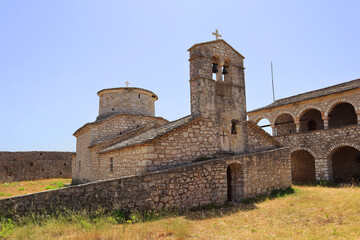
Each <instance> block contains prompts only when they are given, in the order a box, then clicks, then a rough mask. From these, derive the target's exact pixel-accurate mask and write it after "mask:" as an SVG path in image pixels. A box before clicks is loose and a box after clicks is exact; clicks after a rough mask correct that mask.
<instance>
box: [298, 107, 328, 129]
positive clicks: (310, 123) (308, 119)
mask: <svg viewBox="0 0 360 240" xmlns="http://www.w3.org/2000/svg"><path fill="white" fill-rule="evenodd" d="M318 129H324V121H323V119H322V116H321V112H320V111H319V110H317V109H309V110H307V111H306V112H305V113H304V114H302V115H301V117H300V132H308V131H314V130H318Z"/></svg>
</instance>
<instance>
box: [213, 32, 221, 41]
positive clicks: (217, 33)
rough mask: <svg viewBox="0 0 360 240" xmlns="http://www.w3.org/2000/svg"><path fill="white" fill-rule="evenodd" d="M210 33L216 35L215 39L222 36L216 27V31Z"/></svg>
mask: <svg viewBox="0 0 360 240" xmlns="http://www.w3.org/2000/svg"><path fill="white" fill-rule="evenodd" d="M212 35H214V36H216V40H219V37H222V36H221V35H220V34H219V32H218V30H217V29H216V31H215V32H214V33H212Z"/></svg>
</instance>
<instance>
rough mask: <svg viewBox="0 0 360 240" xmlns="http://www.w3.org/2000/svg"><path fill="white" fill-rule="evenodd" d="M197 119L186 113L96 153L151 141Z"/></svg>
mask: <svg viewBox="0 0 360 240" xmlns="http://www.w3.org/2000/svg"><path fill="white" fill-rule="evenodd" d="M197 119H199V117H193V116H191V115H188V116H186V117H183V118H180V119H178V120H175V121H173V122H170V123H167V124H164V125H162V126H160V127H157V128H153V129H150V130H148V131H146V132H144V133H142V134H140V135H138V136H136V137H134V138H132V139H129V140H125V141H123V142H120V143H117V144H115V145H113V146H110V147H108V148H106V149H103V150H102V151H99V152H98V153H99V154H103V153H108V152H113V151H117V150H120V149H123V148H128V147H134V146H138V145H143V144H147V143H151V142H153V141H154V140H155V139H158V138H160V137H162V136H164V135H166V134H168V133H170V132H172V131H175V130H177V129H179V128H180V127H183V126H185V125H187V124H189V123H190V122H193V121H195V120H197Z"/></svg>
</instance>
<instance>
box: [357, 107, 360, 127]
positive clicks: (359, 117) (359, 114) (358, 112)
mask: <svg viewBox="0 0 360 240" xmlns="http://www.w3.org/2000/svg"><path fill="white" fill-rule="evenodd" d="M356 115H357V120H358V124H360V110H359V111H357V112H356Z"/></svg>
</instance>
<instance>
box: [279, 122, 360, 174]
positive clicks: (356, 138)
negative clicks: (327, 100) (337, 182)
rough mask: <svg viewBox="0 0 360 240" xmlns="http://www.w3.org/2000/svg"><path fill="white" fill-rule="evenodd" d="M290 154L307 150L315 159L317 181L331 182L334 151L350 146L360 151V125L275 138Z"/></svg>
mask: <svg viewBox="0 0 360 240" xmlns="http://www.w3.org/2000/svg"><path fill="white" fill-rule="evenodd" d="M274 138H275V139H276V140H277V141H278V142H280V143H281V144H282V145H283V146H288V147H289V148H290V152H291V153H292V152H294V151H296V150H305V151H307V152H309V153H311V155H312V156H313V157H314V158H315V171H316V179H317V180H331V179H332V166H331V155H332V153H333V152H334V150H336V149H338V148H340V147H343V146H350V147H353V148H355V149H358V150H359V151H360V125H359V124H357V125H352V126H343V127H339V128H330V129H322V130H316V131H311V132H305V133H297V134H288V135H281V136H275V137H274Z"/></svg>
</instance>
